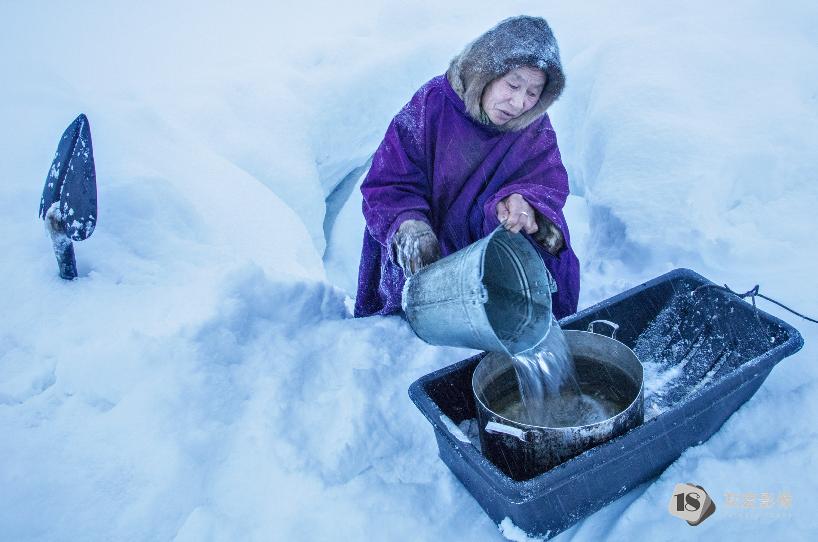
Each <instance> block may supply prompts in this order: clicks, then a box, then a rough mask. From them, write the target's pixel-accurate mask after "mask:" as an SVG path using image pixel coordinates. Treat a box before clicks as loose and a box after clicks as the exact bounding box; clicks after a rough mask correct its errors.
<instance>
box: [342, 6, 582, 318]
mask: <svg viewBox="0 0 818 542" xmlns="http://www.w3.org/2000/svg"><path fill="white" fill-rule="evenodd" d="M564 86H565V76H564V74H563V72H562V66H561V64H560V59H559V50H558V48H557V43H556V40H555V39H554V35H553V34H552V32H551V29H550V28H549V27H548V24H547V23H546V22H545V20H543V19H541V18H538V17H526V16H520V17H513V18H510V19H506V20H504V21H502V22H501V23H500V24H498V25H497V26H496V27H494V28H492V29H491V30H489V31H488V32H486V33H485V34H483V35H482V36H480V37H479V38H477V40H475V41H474V42H472V43H471V44H469V45H467V46H466V48H465V49H464V50H463V52H462V53H461V54H460V55H458V56H457V57H455V58H454V59H453V60H452V62H451V65H450V66H449V69H448V71H447V72H446V74H445V75H441V76H438V77H435V78H434V79H432V80H431V81H429V82H427V83H426V84H425V85H423V87H421V88H420V90H418V91H417V92H416V93H415V95H414V96H413V97H412V100H411V101H410V102H409V103H408V104H406V106H404V107H403V109H401V111H400V112H399V113H398V114H397V116H396V117H395V118H394V119H393V120H392V122H391V124H390V125H389V128H388V130H387V132H386V136H385V137H384V139H383V142H382V143H381V145H380V147H378V150H377V151H376V153H375V156H374V158H373V161H372V167H371V168H370V170H369V173H368V174H367V176H366V179H365V180H364V182H363V184H362V186H361V192H362V193H363V212H364V217H365V218H366V230H365V232H364V243H363V251H362V254H361V263H360V268H359V275H358V295H357V298H356V300H355V316H369V315H372V314H391V313H396V312H399V311H400V310H401V292H402V289H403V284H404V281H405V276H410V275H412V274H413V273H415V272H416V271H417V270H418V269H420V268H421V267H423V266H425V265H428V264H430V263H432V262H434V261H435V260H437V259H438V258H440V257H441V256H446V255H447V254H450V253H452V252H455V251H457V250H459V249H461V248H463V247H465V246H467V245H469V244H471V243H473V242H475V241H477V240H479V239H480V238H482V237H484V236H486V235H488V234H489V233H491V231H493V230H494V229H495V228H496V227H497V226H498V225H500V224H503V225H504V227H505V228H507V229H509V230H510V231H512V232H515V233H516V232H523V233H524V234H525V235H528V236H530V238H531V240H532V241H533V243H534V244H535V246H536V247H537V250H538V251H539V253H540V255H541V257H542V258H543V261H544V262H545V265H546V267H547V268H548V270H549V271H550V273H551V275H552V276H553V277H554V279H555V280H556V282H557V288H558V290H557V292H556V293H554V294H553V299H552V310H553V313H554V315H555V316H556V317H557V318H561V317H563V316H566V315H568V314H572V313H574V312H576V308H577V300H578V297H579V262H578V260H577V257H576V255H575V254H574V252H573V251H572V250H571V245H570V237H569V234H568V227H567V225H566V223H565V217H564V216H563V213H562V208H563V206H564V205H565V199H566V197H567V196H568V175H567V173H566V171H565V167H564V166H563V165H562V161H561V159H560V152H559V149H558V148H557V139H556V134H555V133H554V129H553V128H552V127H551V122H550V121H549V119H548V115H547V114H546V109H548V107H549V106H550V105H551V104H552V103H553V102H554V100H556V99H557V97H559V95H560V93H561V92H562V89H563V87H564Z"/></svg>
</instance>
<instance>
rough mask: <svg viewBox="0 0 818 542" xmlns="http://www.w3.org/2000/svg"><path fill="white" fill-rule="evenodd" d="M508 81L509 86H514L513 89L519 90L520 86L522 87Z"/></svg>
mask: <svg viewBox="0 0 818 542" xmlns="http://www.w3.org/2000/svg"><path fill="white" fill-rule="evenodd" d="M506 83H507V84H508V86H510V87H511V88H512V90H517V89H518V88H520V85H512V84H511V83H508V82H507V81H506Z"/></svg>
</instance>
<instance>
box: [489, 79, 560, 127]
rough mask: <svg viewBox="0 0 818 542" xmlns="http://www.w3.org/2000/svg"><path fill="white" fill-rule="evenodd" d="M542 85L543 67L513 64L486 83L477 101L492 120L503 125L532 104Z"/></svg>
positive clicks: (543, 84) (537, 96)
mask: <svg viewBox="0 0 818 542" xmlns="http://www.w3.org/2000/svg"><path fill="white" fill-rule="evenodd" d="M544 86H545V74H544V73H543V72H542V70H539V69H537V68H531V67H528V66H522V67H520V68H514V69H513V70H511V71H510V72H508V73H506V74H505V75H502V76H500V77H498V78H497V79H495V80H494V81H492V82H491V83H489V84H488V86H487V87H486V90H484V91H483V97H482V99H481V100H480V105H482V106H483V111H485V112H486V114H487V115H488V116H489V119H491V122H493V123H494V124H496V125H498V126H502V125H503V124H505V123H507V122H508V121H510V120H512V119H516V118H517V117H519V116H520V115H522V114H523V113H525V112H526V111H528V110H530V109H531V108H532V107H534V106H535V105H536V104H537V101H538V100H539V99H540V94H542V89H543V87H544Z"/></svg>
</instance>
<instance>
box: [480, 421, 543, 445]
mask: <svg viewBox="0 0 818 542" xmlns="http://www.w3.org/2000/svg"><path fill="white" fill-rule="evenodd" d="M486 433H489V434H492V435H495V434H497V433H501V434H504V435H509V436H512V437H515V438H517V439H519V440H521V441H522V442H525V443H532V442H537V441H538V440H539V437H540V433H539V432H538V431H524V430H522V429H520V428H519V427H512V426H511V425H504V424H502V423H497V422H495V421H491V422H489V423H487V424H486Z"/></svg>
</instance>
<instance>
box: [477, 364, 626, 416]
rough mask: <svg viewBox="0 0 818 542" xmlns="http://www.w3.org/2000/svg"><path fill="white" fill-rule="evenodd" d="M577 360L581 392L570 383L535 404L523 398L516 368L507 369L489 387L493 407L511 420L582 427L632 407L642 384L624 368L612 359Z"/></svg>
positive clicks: (486, 394)
mask: <svg viewBox="0 0 818 542" xmlns="http://www.w3.org/2000/svg"><path fill="white" fill-rule="evenodd" d="M574 363H575V365H576V369H577V376H578V382H579V387H580V390H581V393H580V394H577V393H576V391H575V390H574V389H573V388H572V387H570V386H566V387H564V388H562V389H561V390H560V392H559V393H558V394H554V393H551V394H545V395H544V396H543V397H541V398H539V399H538V400H536V401H535V402H534V403H533V405H534V408H531V404H532V403H531V402H530V401H529V402H528V403H527V404H526V406H525V407H524V406H523V403H522V401H521V399H520V391H519V386H518V385H517V381H516V375H515V373H514V370H513V369H510V370H509V371H507V372H504V373H503V374H502V375H501V376H500V377H499V378H498V379H496V381H495V382H492V383H491V384H489V386H487V387H486V390H485V398H486V399H487V400H488V406H489V408H490V409H491V410H493V411H494V412H496V413H497V414H499V415H500V416H502V417H504V418H507V419H509V420H514V421H516V422H519V423H524V424H527V425H537V426H541V427H578V426H581V425H590V424H594V423H599V422H601V421H604V420H606V419H608V418H612V417H614V416H616V415H617V414H619V413H620V412H622V411H623V410H625V409H626V408H628V406H629V405H630V404H631V403H632V402H633V400H634V399H635V398H636V395H637V394H638V393H639V388H638V387H637V385H636V383H635V382H634V381H633V380H632V379H631V378H630V377H629V376H628V375H626V374H625V372H624V371H622V370H621V369H619V368H618V367H615V366H613V365H611V364H609V363H602V362H599V361H596V360H592V359H590V358H584V357H579V356H576V357H574Z"/></svg>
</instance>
